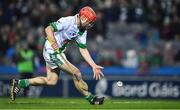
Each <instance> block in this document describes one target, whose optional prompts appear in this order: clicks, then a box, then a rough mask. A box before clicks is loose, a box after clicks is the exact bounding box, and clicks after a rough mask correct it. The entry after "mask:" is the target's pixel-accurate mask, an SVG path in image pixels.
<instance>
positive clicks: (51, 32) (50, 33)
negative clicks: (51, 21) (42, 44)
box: [45, 25, 58, 50]
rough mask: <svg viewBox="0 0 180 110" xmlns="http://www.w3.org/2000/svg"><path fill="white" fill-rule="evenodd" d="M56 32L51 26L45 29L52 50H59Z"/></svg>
mask: <svg viewBox="0 0 180 110" xmlns="http://www.w3.org/2000/svg"><path fill="white" fill-rule="evenodd" d="M54 31H55V29H54V28H53V27H52V26H51V25H49V26H47V27H46V28H45V32H46V35H47V39H48V41H49V42H50V44H51V46H52V48H53V49H54V50H58V45H57V42H56V39H55V37H54Z"/></svg>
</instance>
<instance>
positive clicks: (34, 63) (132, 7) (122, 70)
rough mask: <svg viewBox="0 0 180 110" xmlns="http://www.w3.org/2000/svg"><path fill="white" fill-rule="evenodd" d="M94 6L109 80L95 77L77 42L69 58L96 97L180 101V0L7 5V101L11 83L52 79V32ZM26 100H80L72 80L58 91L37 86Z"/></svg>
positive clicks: (1, 56) (6, 1) (3, 46)
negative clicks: (54, 25) (47, 49)
mask: <svg viewBox="0 0 180 110" xmlns="http://www.w3.org/2000/svg"><path fill="white" fill-rule="evenodd" d="M87 5H88V6H91V7H92V8H93V9H94V10H95V11H96V13H97V22H96V24H95V26H94V27H93V28H92V29H90V30H89V31H88V42H87V44H88V49H89V51H90V53H91V55H92V57H93V59H94V60H95V62H97V63H98V64H100V65H102V66H104V67H105V69H104V70H103V72H104V74H105V78H104V79H102V80H100V81H96V80H94V79H93V78H92V76H93V75H92V71H91V68H90V67H89V66H88V65H87V64H86V63H85V61H84V60H83V59H82V57H81V55H80V54H79V52H78V48H77V47H76V46H75V45H74V44H73V45H70V46H69V47H68V48H67V51H66V56H67V58H68V59H69V61H70V62H72V63H73V64H74V65H76V66H77V67H78V68H80V70H81V72H82V74H83V77H84V79H85V81H86V82H87V83H88V85H89V89H90V91H92V92H93V93H95V94H99V95H103V96H106V97H114V98H122V97H123V98H173V99H174V98H177V99H179V98H180V30H179V29H180V0H0V96H1V97H4V96H8V92H9V90H10V85H9V80H10V79H12V78H31V77H35V76H39V75H44V76H45V75H46V70H45V62H44V59H43V56H42V49H43V45H44V42H45V33H44V29H45V27H46V26H48V24H49V23H51V22H53V21H56V20H58V19H59V18H60V17H64V16H70V15H75V14H77V13H78V12H79V10H80V9H81V8H82V7H84V6H87ZM117 81H122V82H123V86H122V87H118V86H117V84H116V83H117ZM72 91H73V92H72ZM23 95H24V96H27V97H46V96H48V97H79V96H81V95H80V93H78V92H77V90H75V88H74V85H73V81H72V80H71V78H70V77H68V76H66V75H65V74H61V75H60V81H59V82H58V84H57V85H56V86H53V87H30V88H27V90H25V91H24V92H22V93H20V96H23Z"/></svg>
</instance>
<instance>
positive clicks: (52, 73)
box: [20, 66, 60, 87]
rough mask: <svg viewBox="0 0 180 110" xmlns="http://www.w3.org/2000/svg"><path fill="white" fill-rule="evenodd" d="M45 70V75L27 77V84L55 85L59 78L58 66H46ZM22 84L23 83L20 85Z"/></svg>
mask: <svg viewBox="0 0 180 110" xmlns="http://www.w3.org/2000/svg"><path fill="white" fill-rule="evenodd" d="M46 70H47V77H36V78H31V79H28V83H29V85H33V86H37V85H49V86H51V85H52V86H53V85H56V83H57V81H58V79H59V73H60V70H59V69H58V68H56V69H51V68H50V67H48V66H46ZM20 86H22V87H23V86H24V85H20Z"/></svg>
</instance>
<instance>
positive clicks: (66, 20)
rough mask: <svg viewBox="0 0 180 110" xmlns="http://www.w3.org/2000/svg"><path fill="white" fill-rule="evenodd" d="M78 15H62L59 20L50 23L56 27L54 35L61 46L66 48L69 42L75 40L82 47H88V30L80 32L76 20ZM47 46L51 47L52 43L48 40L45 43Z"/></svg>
mask: <svg viewBox="0 0 180 110" xmlns="http://www.w3.org/2000/svg"><path fill="white" fill-rule="evenodd" d="M76 19H77V15H75V16H68V17H62V18H60V19H59V20H58V21H57V22H53V23H50V26H51V27H52V28H53V29H54V31H55V32H54V37H55V39H56V41H57V44H58V46H59V48H61V49H62V50H64V48H65V47H66V46H67V44H68V42H70V41H71V40H75V41H76V43H77V45H78V46H79V47H80V48H85V47H86V37H87V31H84V32H80V31H79V29H78V27H77V23H76V21H77V20H76ZM45 47H46V48H51V49H53V48H52V47H51V44H50V43H49V41H48V40H47V41H46V43H45Z"/></svg>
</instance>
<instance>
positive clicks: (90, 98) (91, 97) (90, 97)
mask: <svg viewBox="0 0 180 110" xmlns="http://www.w3.org/2000/svg"><path fill="white" fill-rule="evenodd" d="M94 97H95V96H94V95H92V94H91V93H90V92H89V94H88V95H87V96H86V97H85V98H86V100H88V101H91V100H92V99H93V98H94Z"/></svg>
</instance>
